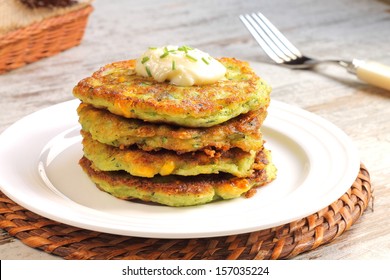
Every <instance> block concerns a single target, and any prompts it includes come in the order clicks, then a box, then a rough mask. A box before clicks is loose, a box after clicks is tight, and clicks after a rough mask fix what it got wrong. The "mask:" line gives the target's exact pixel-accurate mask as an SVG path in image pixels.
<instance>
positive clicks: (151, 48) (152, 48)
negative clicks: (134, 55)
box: [149, 47, 157, 50]
mask: <svg viewBox="0 0 390 280" xmlns="http://www.w3.org/2000/svg"><path fill="white" fill-rule="evenodd" d="M155 49H157V48H156V47H149V50H155Z"/></svg>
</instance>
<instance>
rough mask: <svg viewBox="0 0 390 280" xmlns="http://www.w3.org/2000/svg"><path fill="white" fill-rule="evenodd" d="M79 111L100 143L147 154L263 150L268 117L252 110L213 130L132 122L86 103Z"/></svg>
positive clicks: (89, 130) (86, 125)
mask: <svg viewBox="0 0 390 280" xmlns="http://www.w3.org/2000/svg"><path fill="white" fill-rule="evenodd" d="M77 112H78V115H79V122H80V124H81V126H82V129H83V130H84V131H86V132H89V133H90V134H91V135H92V138H93V139H95V140H97V141H99V142H100V143H103V144H107V145H112V146H115V147H120V148H126V147H128V146H131V145H134V144H135V145H137V147H138V148H139V149H142V150H144V151H153V150H154V151H156V150H159V149H167V150H174V151H176V152H178V153H185V152H193V151H197V150H202V149H205V148H207V149H213V150H223V151H226V150H229V149H231V148H240V149H241V150H243V151H246V152H249V151H251V150H256V151H257V150H260V149H261V147H262V145H263V140H262V135H261V132H260V127H261V125H262V123H263V120H264V118H265V117H266V114H267V112H266V111H264V110H258V111H251V112H249V113H247V114H244V115H240V116H238V117H236V118H233V119H231V120H229V121H227V122H225V123H222V124H219V125H215V126H212V127H207V128H188V127H187V128H185V127H178V126H172V125H167V124H153V123H148V122H144V121H141V120H138V119H128V118H124V117H121V116H117V115H114V114H112V113H110V112H108V111H107V110H102V109H97V108H95V107H93V106H91V105H87V104H85V103H81V104H80V106H79V108H78V109H77Z"/></svg>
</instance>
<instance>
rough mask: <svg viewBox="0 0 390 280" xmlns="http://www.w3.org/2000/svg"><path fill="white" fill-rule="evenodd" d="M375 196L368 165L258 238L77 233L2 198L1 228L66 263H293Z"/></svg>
mask: <svg viewBox="0 0 390 280" xmlns="http://www.w3.org/2000/svg"><path fill="white" fill-rule="evenodd" d="M371 195H372V189H371V183H370V176H369V173H368V171H367V169H366V168H365V166H364V165H361V166H360V172H359V175H358V177H357V178H356V180H355V182H354V183H353V185H352V186H351V188H350V189H349V190H348V191H347V192H346V193H345V194H344V195H343V196H342V197H340V198H339V199H338V200H337V201H335V202H334V203H332V204H331V205H329V206H328V207H326V208H324V209H322V210H320V211H318V212H317V213H315V214H313V215H310V216H308V217H306V218H303V219H301V220H298V221H295V222H292V223H289V224H285V225H282V226H278V227H274V228H270V229H266V230H260V231H256V232H252V233H246V234H239V235H232V236H223V237H212V238H199V239H152V238H139V237H129V236H119V235H113V234H107V233H101V232H96V231H90V230H85V229H80V228H76V227H73V226H69V225H65V224H61V223H58V222H55V221H52V220H49V219H46V218H44V217H41V216H39V215H37V214H35V213H32V212H30V211H28V210H26V209H24V208H23V207H21V206H19V205H17V204H16V203H15V202H13V201H12V200H10V199H9V198H7V197H6V196H5V195H4V194H3V193H1V192H0V227H1V228H2V229H4V230H6V231H7V232H8V233H9V234H10V235H11V236H14V237H16V238H18V239H20V240H21V241H22V242H23V243H24V244H26V245H28V246H30V247H33V248H36V249H40V250H43V251H44V252H47V253H49V254H53V255H57V256H60V257H62V258H64V259H153V260H155V259H165V260H167V259H213V260H217V259H237V260H238V259H246V260H248V259H250V260H252V259H287V258H291V257H294V256H296V255H298V254H301V253H303V252H306V251H310V250H313V249H315V248H317V247H318V246H320V245H323V244H326V243H329V242H331V241H333V240H334V239H335V238H337V237H338V236H340V235H341V234H342V233H343V232H345V231H346V230H348V229H349V228H350V227H351V226H352V225H353V224H354V223H355V222H356V221H357V220H358V219H359V217H360V216H361V215H362V214H363V212H364V210H365V209H366V208H367V207H368V204H369V202H370V199H371Z"/></svg>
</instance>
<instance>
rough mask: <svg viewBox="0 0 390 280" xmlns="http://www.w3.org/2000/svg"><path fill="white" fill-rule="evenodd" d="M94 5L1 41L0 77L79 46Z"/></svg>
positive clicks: (42, 23)
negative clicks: (2, 74)
mask: <svg viewBox="0 0 390 280" xmlns="http://www.w3.org/2000/svg"><path fill="white" fill-rule="evenodd" d="M92 10H93V8H92V6H91V5H88V6H85V7H83V8H81V9H78V10H75V11H72V12H69V13H65V14H63V15H60V16H56V17H52V18H48V19H45V20H42V21H40V22H37V23H34V24H31V25H29V26H27V27H25V28H20V29H17V30H15V31H11V32H9V33H7V34H5V35H3V36H1V37H0V74H1V73H4V72H7V71H9V70H12V69H16V68H19V67H21V66H23V65H25V64H28V63H31V62H34V61H37V60H39V59H41V58H44V57H49V56H52V55H55V54H57V53H59V52H61V51H64V50H66V49H69V48H71V47H74V46H76V45H78V44H80V41H81V39H82V37H83V35H84V30H85V26H86V23H87V20H88V16H89V14H90V13H91V12H92Z"/></svg>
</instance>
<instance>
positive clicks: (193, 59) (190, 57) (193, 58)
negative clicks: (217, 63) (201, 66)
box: [186, 54, 198, 62]
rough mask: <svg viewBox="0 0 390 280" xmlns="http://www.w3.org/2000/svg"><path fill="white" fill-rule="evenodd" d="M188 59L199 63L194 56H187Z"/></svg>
mask: <svg viewBox="0 0 390 280" xmlns="http://www.w3.org/2000/svg"><path fill="white" fill-rule="evenodd" d="M186 57H187V58H188V59H189V60H191V61H193V62H197V61H198V60H197V59H196V58H195V57H193V56H191V55H189V54H186Z"/></svg>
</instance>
